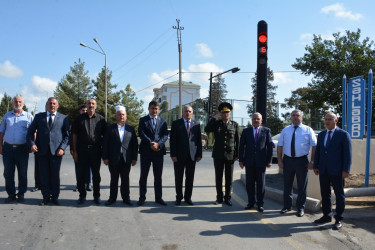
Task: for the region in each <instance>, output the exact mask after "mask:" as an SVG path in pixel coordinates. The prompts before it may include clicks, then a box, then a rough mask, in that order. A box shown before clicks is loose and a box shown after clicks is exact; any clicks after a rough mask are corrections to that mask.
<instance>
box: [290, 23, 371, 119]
mask: <svg viewBox="0 0 375 250" xmlns="http://www.w3.org/2000/svg"><path fill="white" fill-rule="evenodd" d="M360 37H361V30H360V29H358V30H357V32H351V31H346V32H345V34H344V35H341V34H340V33H334V34H333V40H323V39H322V37H321V36H317V35H314V38H313V42H312V44H311V45H307V46H306V48H305V50H306V53H305V54H304V56H303V57H300V58H297V59H296V62H295V63H294V64H293V65H292V66H293V67H294V68H295V69H298V70H301V71H302V73H303V74H304V75H312V79H311V82H309V84H308V87H309V88H311V90H309V91H307V92H309V93H304V94H303V98H304V102H307V103H310V105H311V106H313V107H319V106H321V110H324V109H325V108H326V107H328V108H329V109H331V110H333V112H337V113H338V114H341V113H342V78H343V76H344V74H345V75H346V77H347V79H350V78H352V77H355V76H360V75H364V77H365V79H366V80H367V72H368V71H369V69H371V68H372V67H373V66H374V65H375V50H374V41H370V39H369V38H368V37H366V38H365V39H363V40H361V39H360ZM374 92H375V90H374ZM291 98H292V99H294V98H293V96H292V97H291ZM373 98H374V100H375V96H374V97H373ZM324 105H326V107H323V106H324ZM374 106H375V105H374ZM373 108H374V110H373V114H374V111H375V107H373ZM321 115H324V114H321ZM374 116H375V115H374ZM321 118H323V117H321ZM373 120H374V119H373Z"/></svg>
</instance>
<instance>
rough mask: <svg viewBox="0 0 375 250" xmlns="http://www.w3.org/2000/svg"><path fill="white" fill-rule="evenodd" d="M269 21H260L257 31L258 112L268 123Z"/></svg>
mask: <svg viewBox="0 0 375 250" xmlns="http://www.w3.org/2000/svg"><path fill="white" fill-rule="evenodd" d="M267 41H268V33H267V23H266V22H265V21H263V20H262V21H259V22H258V33H257V43H258V46H257V55H258V58H257V91H256V112H259V113H261V114H262V118H263V122H262V123H263V124H264V125H266V124H267V52H268V47H267Z"/></svg>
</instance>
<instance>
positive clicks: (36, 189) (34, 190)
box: [30, 187, 40, 192]
mask: <svg viewBox="0 0 375 250" xmlns="http://www.w3.org/2000/svg"><path fill="white" fill-rule="evenodd" d="M39 190H40V188H38V187H35V188H33V189H31V190H30V191H31V192H36V191H39Z"/></svg>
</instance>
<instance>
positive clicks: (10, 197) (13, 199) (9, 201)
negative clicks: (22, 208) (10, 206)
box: [4, 196, 16, 203]
mask: <svg viewBox="0 0 375 250" xmlns="http://www.w3.org/2000/svg"><path fill="white" fill-rule="evenodd" d="M4 202H5V203H14V202H16V197H14V196H9V197H8V198H6V199H5V201H4Z"/></svg>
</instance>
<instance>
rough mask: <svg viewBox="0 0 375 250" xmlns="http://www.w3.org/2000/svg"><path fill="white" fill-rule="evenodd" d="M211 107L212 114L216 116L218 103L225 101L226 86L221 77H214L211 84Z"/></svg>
mask: <svg viewBox="0 0 375 250" xmlns="http://www.w3.org/2000/svg"><path fill="white" fill-rule="evenodd" d="M211 92H212V95H211V105H213V106H212V107H215V109H214V108H212V113H213V114H216V113H218V112H219V111H218V110H217V108H218V107H219V105H220V103H222V102H224V101H225V97H226V96H227V93H228V91H227V85H226V84H225V79H224V78H223V77H221V76H218V77H215V78H214V79H213V82H212V87H211Z"/></svg>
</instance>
